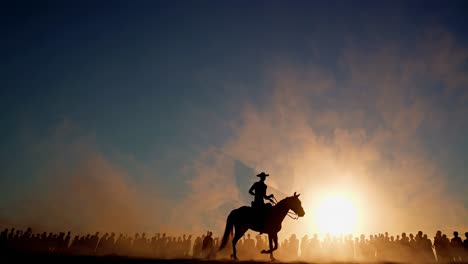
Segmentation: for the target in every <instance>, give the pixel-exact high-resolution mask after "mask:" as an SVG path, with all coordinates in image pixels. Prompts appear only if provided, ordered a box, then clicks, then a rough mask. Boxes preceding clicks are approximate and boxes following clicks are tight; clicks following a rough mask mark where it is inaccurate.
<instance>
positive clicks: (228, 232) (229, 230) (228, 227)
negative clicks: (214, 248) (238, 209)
mask: <svg viewBox="0 0 468 264" xmlns="http://www.w3.org/2000/svg"><path fill="white" fill-rule="evenodd" d="M233 212H234V211H232V212H231V213H230V214H229V216H228V218H227V221H226V228H225V229H224V235H223V239H222V240H221V245H220V246H219V250H222V249H223V248H224V247H225V246H226V244H227V242H228V240H229V238H230V237H231V236H232V233H233V230H234V223H233V218H234V216H233Z"/></svg>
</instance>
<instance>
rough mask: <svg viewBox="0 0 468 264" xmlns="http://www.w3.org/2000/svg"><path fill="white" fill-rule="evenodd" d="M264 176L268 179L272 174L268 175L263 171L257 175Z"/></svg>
mask: <svg viewBox="0 0 468 264" xmlns="http://www.w3.org/2000/svg"><path fill="white" fill-rule="evenodd" d="M262 176H263V177H268V176H270V174H266V173H265V172H263V171H262V172H261V173H259V174H257V177H262Z"/></svg>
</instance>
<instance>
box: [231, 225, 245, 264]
mask: <svg viewBox="0 0 468 264" xmlns="http://www.w3.org/2000/svg"><path fill="white" fill-rule="evenodd" d="M235 229H236V231H235V232H234V238H233V239H232V255H231V257H232V259H235V260H237V259H238V258H237V252H236V244H237V241H239V239H240V238H241V237H242V236H243V235H244V233H245V232H246V231H247V228H246V227H244V226H235Z"/></svg>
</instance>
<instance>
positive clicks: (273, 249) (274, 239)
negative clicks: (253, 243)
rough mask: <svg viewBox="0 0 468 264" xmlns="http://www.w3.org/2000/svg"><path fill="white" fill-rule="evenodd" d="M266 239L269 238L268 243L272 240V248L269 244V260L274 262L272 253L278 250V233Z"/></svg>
mask: <svg viewBox="0 0 468 264" xmlns="http://www.w3.org/2000/svg"><path fill="white" fill-rule="evenodd" d="M268 237H270V241H272V240H273V242H274V244H275V246H274V247H272V243H271V242H270V251H271V252H270V259H271V260H272V261H274V260H276V259H275V257H274V256H273V251H275V250H277V249H278V233H273V234H271V235H268Z"/></svg>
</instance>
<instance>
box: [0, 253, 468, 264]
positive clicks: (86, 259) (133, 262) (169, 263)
mask: <svg viewBox="0 0 468 264" xmlns="http://www.w3.org/2000/svg"><path fill="white" fill-rule="evenodd" d="M0 259H1V260H2V261H1V262H2V263H26V262H28V263H31V262H30V261H32V263H47V264H51V263H61V264H62V263H63V264H64V263H80V264H81V263H111V264H123V263H125V264H146V263H148V264H226V263H230V264H231V263H236V262H242V263H243V264H265V263H272V262H262V261H228V260H199V259H148V258H129V257H119V256H105V257H96V256H56V255H54V256H52V255H15V256H12V255H8V256H5V255H4V256H2V257H0ZM3 260H6V262H4V261H3ZM274 263H286V262H281V261H275V262H274ZM287 263H295V264H306V262H287ZM328 263H340V262H328ZM341 263H343V264H344V263H347V264H348V263H350V262H341ZM380 263H390V262H380ZM459 263H460V262H458V263H457V264H459ZM466 264H468V263H466Z"/></svg>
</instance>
